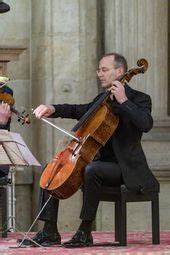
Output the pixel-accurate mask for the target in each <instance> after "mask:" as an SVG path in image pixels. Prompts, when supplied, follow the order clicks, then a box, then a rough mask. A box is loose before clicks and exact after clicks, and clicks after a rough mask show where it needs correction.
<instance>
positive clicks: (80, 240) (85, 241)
mask: <svg viewBox="0 0 170 255" xmlns="http://www.w3.org/2000/svg"><path fill="white" fill-rule="evenodd" d="M92 245H93V237H92V234H91V233H90V234H87V233H85V232H84V231H82V230H78V231H77V232H76V234H75V235H74V236H73V237H72V239H71V240H69V241H67V242H64V243H63V244H62V246H63V247H65V248H78V247H86V246H92Z"/></svg>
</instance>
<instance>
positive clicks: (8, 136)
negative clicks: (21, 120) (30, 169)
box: [0, 130, 41, 166]
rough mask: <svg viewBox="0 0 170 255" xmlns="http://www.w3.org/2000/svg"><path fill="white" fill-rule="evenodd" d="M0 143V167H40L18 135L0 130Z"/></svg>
mask: <svg viewBox="0 0 170 255" xmlns="http://www.w3.org/2000/svg"><path fill="white" fill-rule="evenodd" d="M2 142H3V144H2ZM0 143H1V144H0V165H16V166H41V165H40V163H39V162H38V161H37V160H36V158H35V157H34V156H33V154H32V153H31V151H30V150H29V149H28V147H27V145H26V143H25V142H24V140H23V139H22V137H21V135H20V134H18V133H13V132H9V131H7V130H0Z"/></svg>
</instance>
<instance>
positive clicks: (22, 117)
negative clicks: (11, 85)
mask: <svg viewBox="0 0 170 255" xmlns="http://www.w3.org/2000/svg"><path fill="white" fill-rule="evenodd" d="M8 81H9V78H8V77H5V76H0V102H2V101H3V102H4V103H7V104H9V105H10V110H11V112H13V113H14V114H16V115H17V117H18V122H21V124H22V125H24V124H30V123H31V121H30V118H29V114H26V113H25V111H23V112H22V113H20V112H19V111H17V110H16V109H15V108H14V107H13V105H14V104H15V99H14V98H13V96H12V95H11V94H9V93H7V92H5V85H6V84H7V82H8Z"/></svg>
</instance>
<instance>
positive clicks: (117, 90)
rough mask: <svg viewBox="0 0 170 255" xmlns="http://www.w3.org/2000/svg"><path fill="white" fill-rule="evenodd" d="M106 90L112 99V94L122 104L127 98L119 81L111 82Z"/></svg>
mask: <svg viewBox="0 0 170 255" xmlns="http://www.w3.org/2000/svg"><path fill="white" fill-rule="evenodd" d="M108 91H110V92H111V95H110V98H111V99H112V100H113V96H114V97H115V98H116V100H117V102H118V103H120V104H122V103H124V102H125V101H126V100H128V98H127V96H126V93H125V88H124V86H123V85H122V83H121V82H119V81H114V82H112V85H111V87H110V88H109V89H108Z"/></svg>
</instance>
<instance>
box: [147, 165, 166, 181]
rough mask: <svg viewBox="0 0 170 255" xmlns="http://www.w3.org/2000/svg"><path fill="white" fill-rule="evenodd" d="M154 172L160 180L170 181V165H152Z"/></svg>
mask: <svg viewBox="0 0 170 255" xmlns="http://www.w3.org/2000/svg"><path fill="white" fill-rule="evenodd" d="M151 169H152V172H153V174H154V175H155V177H156V178H157V179H158V181H161V182H169V181H170V165H166V166H159V167H156V166H151Z"/></svg>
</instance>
